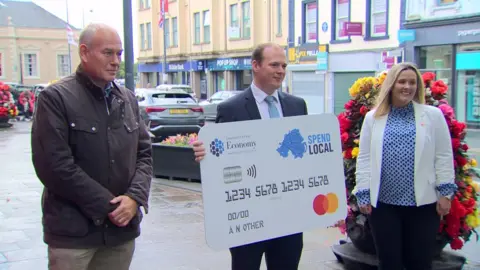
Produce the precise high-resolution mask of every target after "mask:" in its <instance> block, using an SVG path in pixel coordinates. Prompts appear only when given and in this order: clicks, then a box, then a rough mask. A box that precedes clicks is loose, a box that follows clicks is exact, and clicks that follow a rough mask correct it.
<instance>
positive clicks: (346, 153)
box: [344, 148, 352, 159]
mask: <svg viewBox="0 0 480 270" xmlns="http://www.w3.org/2000/svg"><path fill="white" fill-rule="evenodd" d="M344 158H346V159H352V149H351V148H349V149H347V150H345V156H344Z"/></svg>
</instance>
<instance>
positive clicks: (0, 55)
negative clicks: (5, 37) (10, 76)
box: [0, 52, 5, 78]
mask: <svg viewBox="0 0 480 270" xmlns="http://www.w3.org/2000/svg"><path fill="white" fill-rule="evenodd" d="M4 72H5V70H4V69H3V53H2V52H0V78H1V77H4V76H5V74H3V73H4Z"/></svg>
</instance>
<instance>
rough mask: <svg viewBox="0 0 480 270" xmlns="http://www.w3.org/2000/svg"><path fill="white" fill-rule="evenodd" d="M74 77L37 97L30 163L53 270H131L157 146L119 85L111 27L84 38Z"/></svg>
mask: <svg viewBox="0 0 480 270" xmlns="http://www.w3.org/2000/svg"><path fill="white" fill-rule="evenodd" d="M79 53H80V58H81V64H80V65H79V67H78V68H77V70H76V72H75V73H74V74H72V75H71V76H69V77H66V78H64V79H62V80H60V81H58V82H57V83H54V84H52V85H50V86H48V87H47V88H46V89H45V90H44V91H42V92H41V94H40V95H39V97H38V107H37V111H36V115H35V119H34V123H33V127H32V159H33V165H34V167H35V170H36V173H37V176H38V178H39V179H40V181H41V182H42V183H43V184H44V186H45V189H44V192H43V197H42V210H43V219H42V222H43V227H44V241H45V243H46V244H47V245H48V257H49V269H51V270H60V269H61V270H86V269H115V270H121V269H122V270H123V269H125V270H126V269H129V266H130V263H131V260H132V256H133V252H134V249H135V238H136V237H138V236H139V235H140V227H139V225H140V222H141V220H142V212H141V210H140V207H143V208H144V210H145V213H148V196H149V191H150V183H151V178H152V157H151V143H150V137H149V135H148V131H147V129H146V127H145V125H144V123H143V121H142V119H141V118H140V116H139V109H138V103H137V101H136V99H135V97H134V95H133V93H132V92H131V91H130V90H128V89H125V88H123V87H120V86H117V85H116V84H115V83H114V82H113V81H114V79H115V75H116V73H117V71H118V69H119V66H120V59H121V54H122V42H121V40H120V37H119V36H118V33H117V32H116V31H115V30H114V29H113V28H111V27H108V26H106V25H101V24H93V25H89V26H88V27H87V28H86V29H85V30H84V31H83V32H82V34H81V35H80V42H79Z"/></svg>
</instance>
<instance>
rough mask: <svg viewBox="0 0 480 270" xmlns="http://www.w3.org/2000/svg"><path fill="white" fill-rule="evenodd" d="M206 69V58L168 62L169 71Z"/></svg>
mask: <svg viewBox="0 0 480 270" xmlns="http://www.w3.org/2000/svg"><path fill="white" fill-rule="evenodd" d="M204 69H205V61H204V60H192V61H186V62H171V63H168V64H167V72H189V71H202V70H204Z"/></svg>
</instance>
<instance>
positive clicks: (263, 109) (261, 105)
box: [250, 82, 283, 119]
mask: <svg viewBox="0 0 480 270" xmlns="http://www.w3.org/2000/svg"><path fill="white" fill-rule="evenodd" d="M250 88H251V89H252V93H253V97H254V98H255V101H256V102H257V107H258V111H259V112H260V117H262V119H270V113H269V112H268V103H267V102H266V101H265V98H266V97H267V96H268V95H267V94H266V93H265V92H263V91H262V90H260V88H258V87H257V86H256V85H255V84H254V83H253V82H252V85H251V86H250ZM272 96H273V97H274V98H275V107H277V110H278V114H279V116H280V117H283V112H282V105H281V104H280V99H279V98H278V90H275V92H273V94H272Z"/></svg>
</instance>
